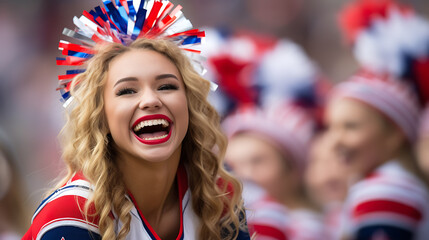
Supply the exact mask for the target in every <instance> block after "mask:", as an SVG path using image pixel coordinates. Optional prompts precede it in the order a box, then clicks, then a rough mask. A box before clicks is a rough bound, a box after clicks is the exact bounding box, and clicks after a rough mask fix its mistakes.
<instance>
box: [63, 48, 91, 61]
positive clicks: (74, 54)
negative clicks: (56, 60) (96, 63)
mask: <svg viewBox="0 0 429 240" xmlns="http://www.w3.org/2000/svg"><path fill="white" fill-rule="evenodd" d="M67 55H68V56H72V57H79V58H87V59H88V58H91V57H92V56H94V55H93V54H89V53H83V52H75V51H70V50H68V51H67Z"/></svg>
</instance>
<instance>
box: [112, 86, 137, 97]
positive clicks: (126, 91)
mask: <svg viewBox="0 0 429 240" xmlns="http://www.w3.org/2000/svg"><path fill="white" fill-rule="evenodd" d="M134 93H136V91H135V90H133V89H131V88H124V89H121V90H119V91H118V92H117V93H116V96H122V95H125V94H134Z"/></svg>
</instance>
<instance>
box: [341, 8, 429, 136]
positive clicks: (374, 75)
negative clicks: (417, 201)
mask: <svg viewBox="0 0 429 240" xmlns="http://www.w3.org/2000/svg"><path fill="white" fill-rule="evenodd" d="M340 24H341V26H342V30H343V31H344V33H345V35H346V37H347V38H348V40H349V41H350V42H351V43H352V44H353V50H354V54H355V57H356V59H357V60H358V62H359V64H360V65H361V67H362V69H363V70H362V71H360V72H359V73H357V74H355V76H352V77H351V78H350V79H349V80H348V81H346V82H344V83H341V84H339V85H338V86H337V87H335V89H334V91H333V97H348V98H352V99H356V100H359V101H361V102H364V103H366V104H368V105H370V106H372V107H374V108H375V109H377V110H379V111H380V112H381V113H383V114H384V115H386V116H387V117H388V118H389V119H390V120H392V121H393V122H394V123H395V124H396V125H397V126H398V127H399V128H400V129H401V130H402V131H403V133H404V134H405V136H406V137H407V139H408V140H409V141H410V142H411V143H412V142H414V141H415V140H416V139H417V127H416V126H418V124H419V120H420V111H421V107H422V106H424V104H425V102H428V100H429V57H428V56H429V22H428V21H427V20H426V19H423V18H422V17H420V16H418V15H417V14H415V13H414V12H413V11H412V9H411V8H410V7H407V6H403V5H400V4H398V3H396V2H394V1H392V0H357V1H355V2H353V3H351V4H349V5H348V6H347V7H346V8H345V9H344V10H343V11H342V13H341V15H340ZM404 33H407V34H404Z"/></svg>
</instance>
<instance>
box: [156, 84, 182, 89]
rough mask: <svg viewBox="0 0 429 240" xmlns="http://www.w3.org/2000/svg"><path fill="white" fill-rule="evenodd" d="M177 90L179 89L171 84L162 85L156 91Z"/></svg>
mask: <svg viewBox="0 0 429 240" xmlns="http://www.w3.org/2000/svg"><path fill="white" fill-rule="evenodd" d="M177 89H179V87H177V86H176V85H173V84H164V85H161V86H160V87H159V88H158V90H161V91H163V90H177Z"/></svg>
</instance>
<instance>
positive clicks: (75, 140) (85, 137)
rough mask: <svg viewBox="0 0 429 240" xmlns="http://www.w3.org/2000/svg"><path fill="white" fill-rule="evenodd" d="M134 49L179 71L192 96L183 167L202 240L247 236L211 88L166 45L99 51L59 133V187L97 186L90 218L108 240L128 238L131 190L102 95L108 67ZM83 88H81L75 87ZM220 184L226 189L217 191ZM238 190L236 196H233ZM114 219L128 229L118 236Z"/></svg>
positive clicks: (176, 50) (142, 44)
mask: <svg viewBox="0 0 429 240" xmlns="http://www.w3.org/2000/svg"><path fill="white" fill-rule="evenodd" d="M132 49H149V50H153V51H156V52H158V53H161V54H163V55H164V56H166V57H168V58H169V59H170V60H171V61H172V62H173V63H174V64H175V65H176V67H177V68H178V70H179V72H180V74H181V76H182V79H183V82H184V85H185V89H186V98H187V104H188V109H189V128H188V131H187V133H186V136H185V138H184V140H183V142H182V156H181V161H183V163H184V164H185V166H186V168H187V171H188V176H189V188H190V190H191V193H192V195H191V198H192V203H193V206H192V207H193V209H194V211H195V213H196V215H197V216H198V217H199V218H200V219H201V229H200V232H199V239H235V238H236V237H237V236H238V233H239V230H240V229H241V230H245V229H244V228H245V219H244V217H243V216H244V212H243V211H244V210H243V201H242V198H241V191H242V187H241V184H240V183H239V182H238V181H237V180H236V179H235V178H234V177H232V176H231V175H230V174H228V173H227V172H226V170H225V169H224V167H223V165H222V159H223V157H224V154H225V149H226V145H227V140H226V137H225V136H224V134H223V133H222V131H221V129H220V125H219V122H220V119H219V116H218V114H217V112H216V111H215V109H214V108H213V107H212V106H211V105H210V103H209V102H208V101H207V95H208V94H209V91H210V83H209V82H208V81H207V80H205V79H203V78H202V77H201V76H200V75H199V74H198V73H197V72H195V70H194V69H193V67H192V66H191V64H190V62H189V60H188V58H187V57H186V56H185V55H184V54H183V53H182V50H180V49H179V48H178V47H177V46H176V45H175V44H173V43H172V42H170V41H168V40H151V39H139V40H136V41H135V42H133V43H132V44H130V45H129V46H124V45H121V44H108V45H105V46H99V47H98V50H97V54H96V55H95V56H94V57H93V58H92V59H91V60H90V61H89V64H88V68H87V70H86V71H85V72H84V73H82V74H80V75H78V76H77V77H76V78H75V79H74V80H73V84H72V85H73V86H76V87H72V89H71V94H72V96H73V97H74V100H73V102H74V103H73V106H71V108H72V109H71V110H70V112H69V113H68V116H67V122H66V124H65V126H64V128H63V130H62V131H61V136H62V144H63V159H64V161H65V162H66V165H67V170H68V174H67V176H66V177H65V178H63V180H62V181H60V183H59V184H58V186H60V185H62V184H64V183H65V182H66V181H67V180H68V179H70V178H71V176H72V175H73V174H74V173H75V172H82V173H83V175H84V176H85V177H86V178H87V179H88V181H89V182H90V183H91V184H92V185H93V188H94V189H93V194H92V197H91V198H90V199H89V201H88V202H87V203H86V205H85V209H84V211H85V212H86V213H88V209H89V205H90V204H93V205H94V206H95V209H96V214H97V215H98V216H99V218H100V220H99V229H100V233H101V236H102V239H103V240H106V239H125V237H126V235H127V234H128V232H129V231H130V221H131V214H130V211H131V209H132V208H133V204H132V203H131V202H130V201H129V200H128V199H127V198H126V197H125V196H126V187H125V185H124V183H123V181H122V175H121V172H120V171H119V169H118V167H117V165H116V162H115V153H114V152H113V151H114V150H113V148H112V147H111V145H110V144H111V142H112V141H113V140H112V139H111V137H110V138H109V137H107V133H108V129H107V122H106V117H105V112H104V100H103V91H104V86H105V84H106V79H107V72H108V71H109V63H110V62H111V61H112V60H113V59H114V58H116V57H118V56H120V55H121V54H123V53H125V52H127V51H131V50H132ZM76 83H79V84H76ZM219 179H221V182H223V183H224V184H221V185H222V186H221V187H219V184H218V182H219ZM231 189H233V192H232V193H230V192H229V191H231ZM112 211H114V212H115V213H117V215H118V218H119V219H120V220H121V221H122V222H123V223H124V225H123V227H122V228H121V229H120V230H119V233H118V234H117V235H116V233H115V227H114V222H113V219H112V218H110V216H109V214H110V213H111V212H112Z"/></svg>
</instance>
